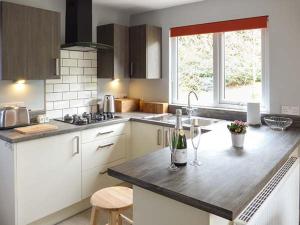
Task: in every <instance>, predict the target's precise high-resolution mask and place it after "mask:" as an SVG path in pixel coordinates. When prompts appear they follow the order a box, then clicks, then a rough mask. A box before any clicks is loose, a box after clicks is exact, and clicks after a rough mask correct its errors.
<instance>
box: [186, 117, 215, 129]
mask: <svg viewBox="0 0 300 225" xmlns="http://www.w3.org/2000/svg"><path fill="white" fill-rule="evenodd" d="M217 122H219V121H218V120H215V119H209V118H202V117H192V118H191V119H189V118H188V119H187V120H184V121H183V123H184V124H187V125H195V126H200V127H205V126H209V125H211V124H214V123H217Z"/></svg>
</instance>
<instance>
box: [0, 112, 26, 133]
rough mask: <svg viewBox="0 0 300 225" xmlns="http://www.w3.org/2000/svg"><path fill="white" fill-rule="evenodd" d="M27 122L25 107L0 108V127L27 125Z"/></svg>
mask: <svg viewBox="0 0 300 225" xmlns="http://www.w3.org/2000/svg"><path fill="white" fill-rule="evenodd" d="M29 124H30V118H29V111H28V109H27V108H26V107H3V108H0V129H9V128H14V127H21V126H27V125H29Z"/></svg>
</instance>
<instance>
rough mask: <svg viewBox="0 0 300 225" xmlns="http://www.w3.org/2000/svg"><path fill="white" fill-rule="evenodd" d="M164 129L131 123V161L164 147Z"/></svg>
mask: <svg viewBox="0 0 300 225" xmlns="http://www.w3.org/2000/svg"><path fill="white" fill-rule="evenodd" d="M163 129H164V128H163V127H162V126H157V125H152V124H146V123H139V122H132V123H131V159H134V158H137V157H140V156H143V155H145V154H147V153H150V152H153V151H155V150H157V149H160V148H163V147H164V138H163V136H164V135H163Z"/></svg>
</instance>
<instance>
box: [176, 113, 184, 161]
mask: <svg viewBox="0 0 300 225" xmlns="http://www.w3.org/2000/svg"><path fill="white" fill-rule="evenodd" d="M175 132H176V133H177V134H178V141H177V144H176V153H175V160H174V161H175V165H176V166H186V164H187V143H186V137H185V133H184V130H183V128H182V110H181V109H177V110H176V124H175Z"/></svg>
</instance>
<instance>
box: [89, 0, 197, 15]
mask: <svg viewBox="0 0 300 225" xmlns="http://www.w3.org/2000/svg"><path fill="white" fill-rule="evenodd" d="M201 1H203V0H93V2H94V3H95V4H101V5H104V6H107V7H111V8H115V9H119V10H124V11H126V12H130V13H141V12H146V11H151V10H157V9H163V8H169V7H172V6H177V5H184V4H188V3H192V2H201Z"/></svg>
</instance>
